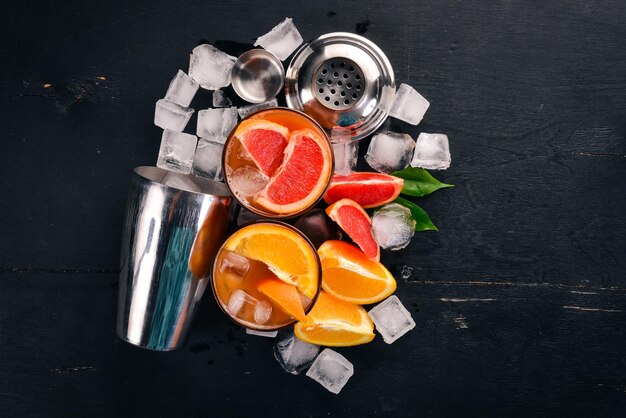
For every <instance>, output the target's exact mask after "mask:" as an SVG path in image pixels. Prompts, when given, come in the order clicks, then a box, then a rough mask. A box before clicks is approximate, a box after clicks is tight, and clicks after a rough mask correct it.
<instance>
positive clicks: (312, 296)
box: [211, 221, 322, 331]
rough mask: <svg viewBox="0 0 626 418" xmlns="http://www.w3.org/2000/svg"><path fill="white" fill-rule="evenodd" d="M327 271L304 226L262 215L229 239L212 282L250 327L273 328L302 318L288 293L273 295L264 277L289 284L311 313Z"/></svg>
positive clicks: (224, 304)
mask: <svg viewBox="0 0 626 418" xmlns="http://www.w3.org/2000/svg"><path fill="white" fill-rule="evenodd" d="M302 260H304V261H302ZM321 271H322V270H321V265H320V261H319V258H318V255H317V252H316V250H315V247H314V246H313V244H311V242H310V241H309V240H308V239H307V238H306V237H305V236H304V235H303V234H302V233H301V232H300V231H298V230H297V229H295V228H294V227H292V226H290V225H288V224H285V223H283V222H278V221H258V222H256V223H252V224H249V225H246V226H244V227H242V228H240V229H239V230H237V231H236V232H235V233H233V234H232V235H231V236H230V237H229V238H228V239H227V240H226V241H225V242H224V244H223V245H222V247H221V248H220V249H219V251H218V253H217V256H216V257H215V262H214V263H213V269H212V280H211V283H212V288H213V294H214V296H215V299H216V300H217V302H218V305H219V306H220V308H221V309H222V310H223V311H224V313H226V314H227V315H228V316H229V317H230V318H231V319H232V320H233V321H235V322H236V323H238V324H240V325H242V326H244V327H246V328H249V329H253V330H258V331H273V330H277V329H280V328H284V327H286V326H288V325H291V324H293V323H294V322H295V321H296V318H294V316H293V315H292V314H291V313H289V312H287V311H286V310H285V308H284V307H285V306H286V305H285V304H284V303H282V301H283V300H284V299H285V298H283V297H282V295H278V296H279V298H278V300H277V299H275V298H276V295H275V294H274V295H271V297H270V296H268V295H267V294H266V293H264V290H265V289H264V288H263V287H262V283H266V282H267V280H270V281H273V282H274V283H275V284H278V285H279V287H281V286H282V287H287V288H288V289H287V290H291V291H292V293H293V294H294V295H296V296H295V298H296V301H297V303H299V304H300V306H301V308H299V309H300V312H302V313H303V314H305V313H308V312H309V311H310V310H311V308H312V307H313V305H314V303H315V301H316V299H317V296H318V294H319V291H320V287H321V281H322V274H321ZM278 276H281V277H282V278H283V279H284V280H281V279H279V278H278ZM260 289H261V290H260ZM287 296H288V295H285V297H287ZM281 305H282V306H281ZM288 310H289V309H288ZM268 311H269V312H268Z"/></svg>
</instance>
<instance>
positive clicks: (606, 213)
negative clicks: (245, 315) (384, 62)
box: [0, 0, 626, 417]
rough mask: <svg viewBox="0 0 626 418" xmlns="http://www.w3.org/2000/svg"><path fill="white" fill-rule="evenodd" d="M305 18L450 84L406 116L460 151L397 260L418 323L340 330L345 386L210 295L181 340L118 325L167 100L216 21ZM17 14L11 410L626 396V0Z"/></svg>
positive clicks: (1, 178) (7, 62) (581, 401)
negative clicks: (142, 181) (154, 338)
mask: <svg viewBox="0 0 626 418" xmlns="http://www.w3.org/2000/svg"><path fill="white" fill-rule="evenodd" d="M284 16H290V17H293V18H294V22H295V23H296V25H297V26H298V28H299V29H300V30H301V32H302V34H303V36H304V38H305V39H312V38H314V37H316V36H318V35H320V34H323V33H326V32H331V31H348V32H359V33H361V34H363V35H364V36H367V37H369V38H370V39H371V40H373V41H374V42H376V43H377V44H378V45H379V46H380V47H381V48H382V49H383V50H384V51H385V53H386V54H387V55H388V57H389V59H390V61H391V63H392V64H393V66H394V70H395V73H396V79H397V81H398V82H406V83H409V84H411V85H413V86H415V87H416V88H417V90H418V91H420V92H421V93H422V94H423V95H424V96H425V97H427V98H428V99H429V100H430V102H431V107H430V109H429V111H428V113H427V115H426V118H425V119H424V121H423V123H422V124H420V125H419V126H418V127H412V126H409V125H406V124H404V123H402V122H398V121H389V123H388V127H389V128H390V129H394V130H398V131H403V132H407V133H410V134H412V135H414V136H415V135H417V134H418V133H419V132H443V133H447V134H448V135H449V137H450V146H451V150H452V158H453V160H452V166H451V167H450V169H449V170H446V171H445V172H441V173H437V177H438V178H439V179H440V180H442V181H446V182H451V183H454V184H456V187H455V188H454V189H449V190H444V191H439V192H436V193H435V194H433V195H431V196H429V197H426V198H423V199H420V200H419V204H420V205H421V206H422V207H424V208H425V209H426V210H427V211H428V212H429V214H430V215H431V217H432V219H433V220H434V222H435V223H436V224H437V226H438V227H439V228H440V231H441V232H440V233H438V234H436V233H421V234H417V235H416V237H415V239H414V240H413V242H412V243H411V245H410V246H409V247H408V248H407V249H405V250H404V251H401V252H384V253H383V258H382V259H383V262H385V263H386V264H387V265H389V266H390V270H391V271H392V273H394V275H396V277H398V281H399V284H398V293H397V294H398V296H399V297H400V298H401V300H402V301H403V302H404V303H405V304H406V305H407V306H408V307H409V308H410V309H412V313H413V317H414V319H415V321H416V323H417V327H416V329H415V330H414V331H413V332H411V333H410V334H408V335H407V336H406V337H404V338H402V339H401V340H399V341H398V342H396V343H395V344H393V345H391V346H387V345H386V344H384V343H382V341H379V340H377V341H375V342H374V343H372V344H370V345H367V346H363V347H357V348H351V349H343V350H340V351H341V352H342V353H343V354H344V355H346V357H348V358H349V359H350V360H351V361H352V362H353V363H354V364H355V376H354V377H353V378H352V380H351V381H350V382H349V383H348V385H347V386H346V387H345V389H344V391H342V393H341V395H339V396H333V395H331V394H329V393H326V392H325V391H323V390H322V389H321V388H320V387H318V386H317V384H316V383H314V382H313V381H311V380H310V379H308V378H306V377H302V376H301V377H293V376H291V375H289V374H286V373H284V372H282V370H281V369H280V367H279V366H278V364H277V363H276V362H275V360H274V359H273V357H272V354H271V342H270V341H269V340H265V339H261V338H254V337H249V336H246V335H245V333H244V332H242V331H241V330H240V329H237V328H235V327H234V326H233V325H231V324H230V323H229V322H228V320H227V319H226V318H225V317H224V316H223V315H222V314H221V313H220V312H219V310H218V309H217V308H216V306H215V304H214V302H213V301H212V300H211V299H210V297H207V298H205V300H204V301H203V306H202V308H201V310H200V314H199V317H198V318H197V320H196V322H195V324H194V327H193V331H192V335H191V338H190V341H189V343H188V344H187V346H186V347H185V349H183V350H181V351H180V352H175V353H153V352H147V351H143V350H139V349H136V348H134V347H131V346H130V345H128V344H126V343H123V342H122V341H121V340H119V339H117V337H116V336H115V332H114V320H115V298H116V292H117V287H116V286H117V274H116V273H117V271H118V257H119V244H120V233H121V225H122V215H123V210H124V202H125V199H126V192H127V188H128V184H129V178H130V173H131V170H132V168H133V167H135V166H138V165H144V164H153V163H154V161H155V159H156V154H157V151H158V147H159V138H160V130H159V129H158V128H157V127H155V126H154V125H153V124H152V118H153V111H154V103H155V102H156V100H157V99H158V98H160V97H162V96H163V94H164V92H165V89H166V88H167V83H168V81H169V79H170V78H171V77H172V76H173V75H174V73H175V72H176V70H177V69H178V68H182V69H184V70H185V69H186V67H187V56H188V53H189V51H190V50H191V49H192V48H193V47H194V46H195V45H196V44H197V43H199V42H204V41H207V40H208V41H210V42H216V41H225V40H229V41H234V42H237V43H239V44H242V45H246V44H249V43H251V42H252V41H253V40H254V39H255V38H256V37H257V36H259V35H260V34H262V33H264V32H266V31H267V30H269V29H270V28H271V27H272V26H273V25H274V24H276V23H277V22H279V21H280V20H282V19H283V18H284ZM0 22H1V23H2V25H0V27H1V29H0V41H1V42H0V51H2V57H3V62H4V65H3V66H2V67H0V76H1V77H0V83H2V87H3V92H4V94H3V95H2V99H0V119H1V120H2V126H3V129H2V132H3V134H2V141H1V143H2V145H3V162H2V164H0V185H1V187H2V191H3V194H4V198H3V199H1V200H0V215H1V216H0V219H1V221H0V234H1V236H2V237H3V238H2V239H1V240H0V407H1V408H2V411H3V413H2V414H3V415H5V414H6V416H187V417H188V416H214V415H215V416H255V415H256V416H259V415H261V416H265V415H268V416H269V415H271V416H276V415H278V414H282V415H285V416H302V417H311V416H315V417H317V416H327V415H331V416H373V415H380V416H416V415H417V416H511V415H513V416H531V415H532V416H620V415H623V411H624V408H625V407H626V355H625V354H624V353H625V350H624V346H625V343H626V336H625V330H624V329H625V328H624V324H625V319H626V318H625V316H626V276H625V273H624V272H625V271H626V257H625V253H626V238H625V232H626V221H625V220H624V219H625V218H624V213H626V193H625V191H626V5H625V4H624V3H623V2H619V1H599V0H591V1H589V0H581V1H572V2H551V3H549V4H546V3H545V2H539V1H507V2H495V3H493V2H491V4H490V2H455V1H425V2H401V1H395V0H394V1H386V2H383V1H367V2H365V1H360V2H357V1H345V2H334V1H319V2H315V3H293V4H292V3H287V2H284V3H281V2H278V1H268V2H263V3H261V2H243V1H232V2H220V3H218V2H199V1H195V0H194V1H181V2H177V3H176V4H168V3H165V2H154V1H153V2H147V1H138V2H132V4H126V3H124V2H116V1H113V2H111V1H109V2H94V3H93V4H90V5H89V7H87V6H86V5H84V4H83V3H80V2H74V1H70V2H64V3H62V4H61V3H59V4H54V3H46V4H38V3H29V2H19V3H17V2H14V4H11V5H9V6H6V10H5V12H4V13H3V15H2V17H0ZM223 45H225V46H227V47H229V48H235V47H236V46H237V45H235V44H232V43H231V44H228V43H223ZM209 103H210V95H209V94H206V92H200V93H199V95H198V97H197V99H196V101H194V106H196V108H197V109H200V108H203V107H206V106H208V104H209ZM194 125H195V118H194V119H192V120H191V122H190V125H189V126H190V127H191V126H194ZM364 152H365V147H364V146H362V147H361V154H363V153H364ZM362 164H363V165H362V168H366V165H364V164H365V163H364V162H362ZM409 270H410V274H407V275H408V277H404V278H403V275H402V271H405V272H407V271H409ZM207 296H210V295H207Z"/></svg>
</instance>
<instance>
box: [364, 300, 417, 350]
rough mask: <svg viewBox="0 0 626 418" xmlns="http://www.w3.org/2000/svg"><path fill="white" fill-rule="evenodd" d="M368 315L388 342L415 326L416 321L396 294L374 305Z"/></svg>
mask: <svg viewBox="0 0 626 418" xmlns="http://www.w3.org/2000/svg"><path fill="white" fill-rule="evenodd" d="M368 315H369V316H370V318H372V321H374V324H375V325H376V330H377V331H378V332H379V333H380V334H381V335H382V336H383V340H384V341H385V342H386V343H387V344H391V343H393V342H394V341H395V340H397V339H398V338H400V337H402V336H403V335H404V334H406V333H407V332H409V331H410V330H412V329H413V328H415V321H413V318H412V317H411V314H410V313H409V311H407V310H406V308H405V307H404V305H402V303H401V302H400V299H398V297H397V296H395V295H394V296H389V297H388V298H387V299H385V300H384V301H382V302H381V303H379V304H378V305H376V306H374V307H373V308H372V309H371V310H370V311H369V312H368Z"/></svg>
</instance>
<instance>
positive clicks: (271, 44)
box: [254, 17, 303, 61]
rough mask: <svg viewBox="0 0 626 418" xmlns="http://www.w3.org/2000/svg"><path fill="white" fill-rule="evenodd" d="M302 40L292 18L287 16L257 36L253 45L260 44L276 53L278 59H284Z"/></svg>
mask: <svg viewBox="0 0 626 418" xmlns="http://www.w3.org/2000/svg"><path fill="white" fill-rule="evenodd" d="M302 42H303V39H302V36H301V35H300V32H298V29H296V25H294V24H293V21H292V19H291V18H289V17H288V18H286V19H285V20H283V21H282V22H280V23H279V24H278V25H276V26H274V27H273V28H272V30H271V31H269V32H268V33H266V34H265V35H263V36H261V37H259V38H258V39H257V40H256V42H255V43H254V46H259V45H260V46H261V47H263V48H264V49H266V50H267V51H269V52H271V53H272V54H274V55H276V56H277V57H278V59H280V60H281V61H284V60H286V59H287V57H289V55H291V53H292V52H293V51H295V50H296V48H297V47H299V46H300V45H301V44H302Z"/></svg>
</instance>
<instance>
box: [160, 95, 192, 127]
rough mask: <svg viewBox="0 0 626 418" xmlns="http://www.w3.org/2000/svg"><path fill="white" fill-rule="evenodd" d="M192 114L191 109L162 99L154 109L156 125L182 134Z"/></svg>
mask: <svg viewBox="0 0 626 418" xmlns="http://www.w3.org/2000/svg"><path fill="white" fill-rule="evenodd" d="M192 114H193V109H191V108H187V107H183V106H181V105H179V104H176V103H174V102H170V101H169V100H165V99H161V100H158V101H157V102H156V108H155V109H154V124H155V125H156V126H158V127H160V128H163V129H170V130H172V131H177V132H182V131H183V129H185V126H187V122H189V118H191V115H192Z"/></svg>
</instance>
